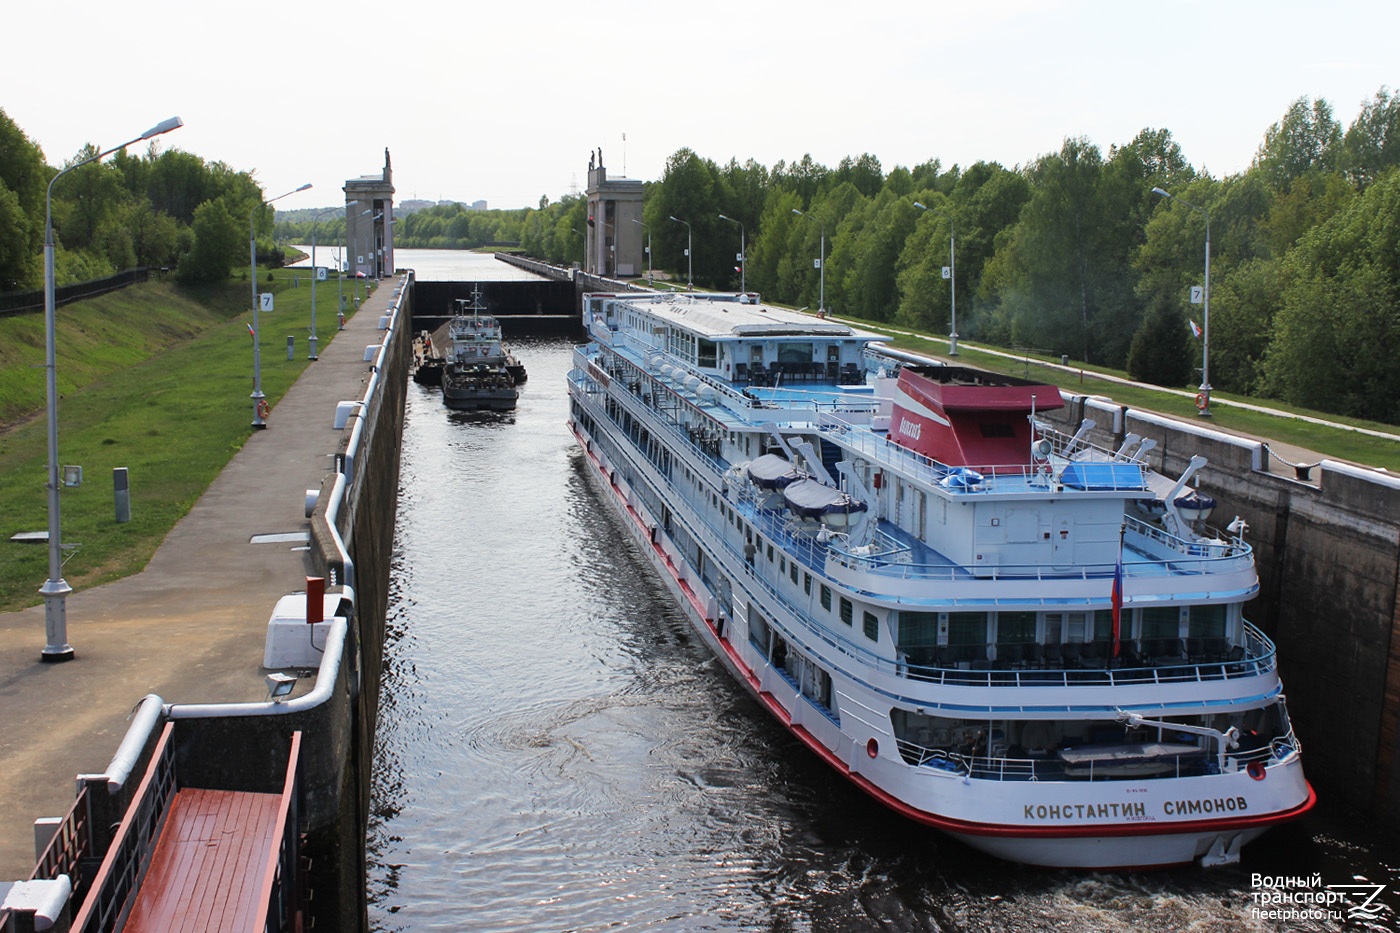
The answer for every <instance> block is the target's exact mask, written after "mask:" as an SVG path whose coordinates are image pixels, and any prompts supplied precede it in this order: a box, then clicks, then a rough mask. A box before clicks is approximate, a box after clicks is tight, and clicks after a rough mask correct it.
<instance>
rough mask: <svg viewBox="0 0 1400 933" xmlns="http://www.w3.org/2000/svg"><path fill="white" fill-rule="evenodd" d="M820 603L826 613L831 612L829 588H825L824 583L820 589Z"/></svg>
mask: <svg viewBox="0 0 1400 933" xmlns="http://www.w3.org/2000/svg"><path fill="white" fill-rule="evenodd" d="M821 601H822V608H823V609H825V610H826V611H827V612H830V611H831V587H829V586H827V585H826V584H825V583H823V584H822V589H821Z"/></svg>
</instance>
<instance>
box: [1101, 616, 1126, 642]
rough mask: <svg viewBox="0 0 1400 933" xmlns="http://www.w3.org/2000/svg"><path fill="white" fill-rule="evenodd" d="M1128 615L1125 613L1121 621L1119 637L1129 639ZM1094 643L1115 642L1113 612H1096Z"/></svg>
mask: <svg viewBox="0 0 1400 933" xmlns="http://www.w3.org/2000/svg"><path fill="white" fill-rule="evenodd" d="M1127 622H1128V614H1127V613H1126V612H1125V613H1123V615H1122V618H1121V619H1119V633H1118V634H1119V637H1120V638H1127V637H1128V633H1127V632H1126V631H1124V629H1126V628H1127ZM1094 641H1113V610H1112V609H1099V610H1097V611H1095V612H1094Z"/></svg>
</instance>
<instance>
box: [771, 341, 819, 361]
mask: <svg viewBox="0 0 1400 933" xmlns="http://www.w3.org/2000/svg"><path fill="white" fill-rule="evenodd" d="M778 362H779V363H810V362H812V345H811V344H810V343H779V344H778Z"/></svg>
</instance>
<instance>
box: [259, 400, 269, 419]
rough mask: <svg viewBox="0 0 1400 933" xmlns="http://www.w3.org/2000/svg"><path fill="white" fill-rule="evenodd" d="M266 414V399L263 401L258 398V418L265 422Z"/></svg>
mask: <svg viewBox="0 0 1400 933" xmlns="http://www.w3.org/2000/svg"><path fill="white" fill-rule="evenodd" d="M267 412H268V407H267V399H265V398H260V399H258V417H259V418H262V419H264V420H265V419H266V418H267Z"/></svg>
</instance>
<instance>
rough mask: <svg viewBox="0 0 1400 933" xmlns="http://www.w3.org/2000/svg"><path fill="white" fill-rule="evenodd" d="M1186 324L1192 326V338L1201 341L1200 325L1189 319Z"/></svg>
mask: <svg viewBox="0 0 1400 933" xmlns="http://www.w3.org/2000/svg"><path fill="white" fill-rule="evenodd" d="M1186 323H1187V324H1190V325H1191V336H1192V337H1195V338H1196V339H1197V340H1200V339H1201V328H1200V325H1198V324H1197V323H1196V322H1195V321H1193V320H1191V319H1190V318H1187V319H1186Z"/></svg>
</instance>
